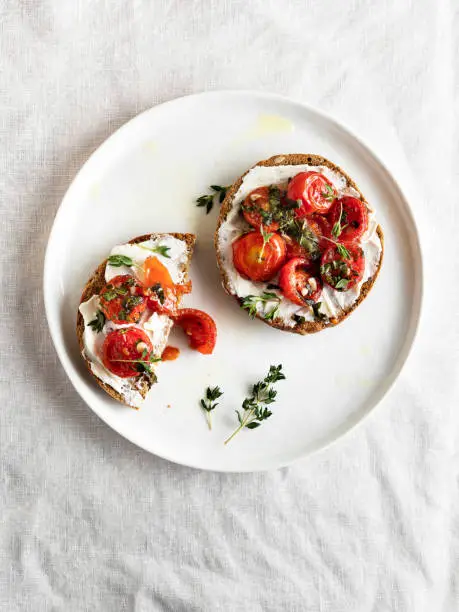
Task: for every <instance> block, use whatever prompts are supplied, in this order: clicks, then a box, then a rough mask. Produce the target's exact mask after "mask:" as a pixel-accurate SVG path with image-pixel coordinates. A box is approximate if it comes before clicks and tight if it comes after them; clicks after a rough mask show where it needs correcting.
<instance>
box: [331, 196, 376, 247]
mask: <svg viewBox="0 0 459 612" xmlns="http://www.w3.org/2000/svg"><path fill="white" fill-rule="evenodd" d="M341 205H342V206H343V215H344V216H342V219H344V222H343V221H342V225H343V226H344V225H347V227H344V229H343V230H342V232H341V234H340V235H339V236H338V240H339V241H340V242H357V241H359V240H360V238H361V237H362V236H363V234H364V233H365V232H366V231H367V229H368V209H367V207H366V205H365V203H364V202H362V200H359V199H358V198H353V197H352V196H343V197H342V198H339V199H338V200H335V202H334V203H333V206H332V208H331V209H330V212H329V214H328V219H329V223H330V228H333V226H334V225H335V223H336V222H337V221H338V219H339V217H340V212H341Z"/></svg>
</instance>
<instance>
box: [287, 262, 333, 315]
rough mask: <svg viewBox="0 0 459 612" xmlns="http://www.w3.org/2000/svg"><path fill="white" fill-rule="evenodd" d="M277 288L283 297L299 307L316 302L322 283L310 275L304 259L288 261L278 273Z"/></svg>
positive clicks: (316, 277)
mask: <svg viewBox="0 0 459 612" xmlns="http://www.w3.org/2000/svg"><path fill="white" fill-rule="evenodd" d="M279 286H280V288H281V289H282V293H283V294H284V295H285V297H286V298H287V299H288V300H290V301H291V302H293V303H294V304H298V305H299V306H304V305H305V304H307V303H308V302H317V300H318V299H319V298H320V296H321V294H322V281H321V279H320V277H319V276H314V275H312V274H311V271H310V266H309V261H308V260H307V259H305V258H304V257H294V258H293V259H290V260H289V261H288V262H287V263H286V264H285V265H284V266H283V267H282V269H281V271H280V272H279Z"/></svg>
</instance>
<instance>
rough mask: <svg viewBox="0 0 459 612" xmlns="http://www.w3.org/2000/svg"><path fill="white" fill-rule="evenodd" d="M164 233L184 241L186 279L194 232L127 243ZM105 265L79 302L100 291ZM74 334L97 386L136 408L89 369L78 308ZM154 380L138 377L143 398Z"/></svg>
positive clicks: (81, 316) (85, 288)
mask: <svg viewBox="0 0 459 612" xmlns="http://www.w3.org/2000/svg"><path fill="white" fill-rule="evenodd" d="M166 235H167V236H172V237H173V238H177V239H178V240H183V241H184V242H186V245H187V255H188V259H187V261H186V263H185V264H183V265H182V271H183V272H184V273H185V278H186V279H187V278H188V267H189V265H190V261H191V256H192V254H193V248H194V244H195V242H196V236H195V235H194V234H180V233H170V234H166V233H164V232H158V233H153V234H144V235H143V236H137V237H136V238H133V239H132V240H129V244H137V243H139V242H145V241H146V240H150V238H152V237H153V238H157V237H159V236H166ZM106 265H107V259H105V260H104V261H103V262H102V263H101V264H100V265H99V266H98V267H97V269H96V271H95V272H94V274H93V275H92V276H91V278H90V279H89V280H88V282H87V283H86V285H85V287H84V289H83V293H82V294H81V299H80V304H81V303H83V302H86V301H88V300H89V299H91V298H92V296H93V295H97V294H98V293H100V291H101V289H102V287H103V286H104V285H105V267H106ZM76 334H77V338H78V344H79V345H80V351H81V355H82V357H83V359H84V361H85V363H86V366H87V368H88V370H89V373H90V374H91V376H92V377H93V378H94V379H95V380H96V382H97V384H98V385H99V387H101V388H102V389H103V390H104V391H105V392H106V393H108V395H110V396H111V397H113V399H115V400H117V401H118V402H120V403H121V404H124V405H125V406H129V407H130V408H135V409H137V407H136V406H131V405H130V404H128V403H127V402H126V401H125V399H124V397H123V396H122V395H121V394H120V393H118V391H116V390H115V389H113V387H111V386H110V385H108V384H106V383H104V382H103V381H101V380H100V378H98V377H97V376H96V375H95V374H94V372H93V371H92V370H91V361H90V360H89V359H87V358H86V356H85V354H84V341H83V335H84V319H83V315H82V314H81V312H80V311H79V310H78V315H77V323H76ZM154 382H155V381H151V380H150V379H148V378H147V377H145V376H144V377H142V378H141V379H140V383H141V384H140V385H139V389H138V391H139V392H140V394H141V396H142V397H143V398H145V396H146V395H147V393H148V391H149V390H150V389H151V387H152V385H153V384H154Z"/></svg>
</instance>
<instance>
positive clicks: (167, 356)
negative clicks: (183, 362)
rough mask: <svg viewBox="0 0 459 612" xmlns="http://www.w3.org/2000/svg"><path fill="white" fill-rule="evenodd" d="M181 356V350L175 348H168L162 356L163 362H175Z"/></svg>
mask: <svg viewBox="0 0 459 612" xmlns="http://www.w3.org/2000/svg"><path fill="white" fill-rule="evenodd" d="M179 355H180V349H178V348H176V347H175V346H166V348H165V349H164V351H163V354H162V355H161V361H175V360H176V359H177V358H178V356H179Z"/></svg>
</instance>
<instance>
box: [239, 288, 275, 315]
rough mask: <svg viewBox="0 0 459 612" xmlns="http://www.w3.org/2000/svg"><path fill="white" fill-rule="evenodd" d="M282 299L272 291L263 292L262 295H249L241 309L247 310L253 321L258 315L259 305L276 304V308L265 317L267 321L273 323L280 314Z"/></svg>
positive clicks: (242, 303) (244, 299) (243, 301)
mask: <svg viewBox="0 0 459 612" xmlns="http://www.w3.org/2000/svg"><path fill="white" fill-rule="evenodd" d="M280 300H281V298H280V297H279V296H278V295H277V294H276V293H272V292H270V291H263V293H262V294H261V295H247V296H246V297H245V298H243V300H242V302H241V308H243V309H244V310H247V312H248V313H249V316H250V317H251V318H252V319H253V318H254V317H255V316H256V314H257V306H258V304H266V302H276V304H275V306H274V307H273V308H272V309H271V310H269V311H268V312H267V313H266V314H264V315H263V318H264V319H266V321H272V320H273V319H275V317H276V316H277V314H278V313H279V302H280Z"/></svg>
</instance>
